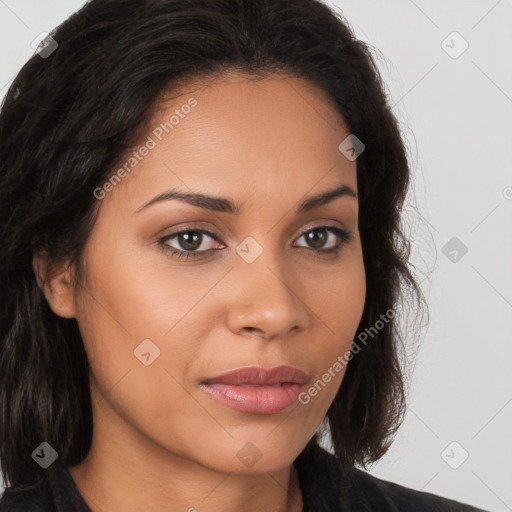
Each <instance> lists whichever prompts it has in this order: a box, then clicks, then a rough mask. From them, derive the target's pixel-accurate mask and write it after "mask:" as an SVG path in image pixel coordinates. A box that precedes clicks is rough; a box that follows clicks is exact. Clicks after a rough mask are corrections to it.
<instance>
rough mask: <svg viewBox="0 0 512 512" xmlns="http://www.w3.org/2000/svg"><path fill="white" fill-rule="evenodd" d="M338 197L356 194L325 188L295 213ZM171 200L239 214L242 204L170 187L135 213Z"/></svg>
mask: <svg viewBox="0 0 512 512" xmlns="http://www.w3.org/2000/svg"><path fill="white" fill-rule="evenodd" d="M339 197H351V198H354V199H357V194H356V193H355V192H354V190H352V188H350V187H349V186H348V185H345V184H343V185H340V186H339V187H337V188H335V189H333V190H327V191H325V192H321V193H320V194H317V195H315V196H310V197H308V198H307V199H305V200H304V201H302V202H301V203H300V205H299V207H298V208H297V209H296V213H305V212H308V211H309V210H313V209H314V208H318V207H320V206H322V205H324V204H327V203H329V202H331V201H333V200H334V199H337V198H339ZM171 200H178V201H184V202H186V203H188V204H191V205H192V206H197V207H198V208H204V209H206V210H211V211H214V212H221V213H231V214H235V215H236V214H240V213H241V211H242V206H241V205H240V204H239V203H236V202H234V201H232V200H231V199H228V198H225V197H214V196H208V195H205V194H201V193H199V192H183V191H180V190H177V189H171V190H167V191H166V192H163V193H161V194H159V195H157V196H156V197H154V198H153V199H151V200H150V201H148V202H147V203H145V204H144V205H142V206H141V207H140V208H139V209H138V210H137V211H136V212H135V213H139V212H141V211H142V210H145V209H146V208H149V207H150V206H152V205H154V204H156V203H161V202H163V201H171Z"/></svg>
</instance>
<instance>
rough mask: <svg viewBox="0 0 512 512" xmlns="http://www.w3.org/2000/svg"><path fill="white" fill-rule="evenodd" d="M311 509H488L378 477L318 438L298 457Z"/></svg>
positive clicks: (476, 511) (423, 511)
mask: <svg viewBox="0 0 512 512" xmlns="http://www.w3.org/2000/svg"><path fill="white" fill-rule="evenodd" d="M295 464H296V467H297V470H298V473H299V482H300V485H301V489H302V491H303V500H304V501H305V502H307V503H308V509H309V508H311V509H312V510H321V511H325V512H327V511H334V510H346V511H347V512H355V511H361V510H365V511H374V510H375V511H379V512H410V511H411V510H414V511H415V512H427V511H428V512H485V511H483V510H482V509H478V508H475V507H472V506H471V505H467V504H464V503H460V502H458V501H454V500H451V499H448V498H444V497H442V496H438V495H436V494H431V493H428V492H423V491H418V490H415V489H411V488H408V487H405V486H402V485H399V484H396V483H394V482H389V481H386V480H382V479H380V478H377V477H375V476H373V475H371V474H369V473H367V472H366V471H363V470H361V469H358V468H355V467H353V466H350V465H348V464H344V463H342V462H341V461H340V460H339V459H338V458H337V457H336V456H335V455H333V454H331V453H330V452H328V451H327V450H325V449H324V448H322V447H321V446H319V445H318V444H317V443H316V442H315V441H314V440H312V442H311V443H310V444H309V445H308V446H307V447H306V449H305V450H304V451H303V452H302V453H301V454H300V455H299V457H298V458H297V459H296V462H295Z"/></svg>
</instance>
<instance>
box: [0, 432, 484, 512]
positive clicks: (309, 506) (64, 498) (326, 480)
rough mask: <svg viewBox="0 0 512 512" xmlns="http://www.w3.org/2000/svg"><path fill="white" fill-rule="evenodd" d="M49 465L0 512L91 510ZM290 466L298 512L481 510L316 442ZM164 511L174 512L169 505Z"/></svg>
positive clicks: (1, 503) (67, 476) (8, 494)
mask: <svg viewBox="0 0 512 512" xmlns="http://www.w3.org/2000/svg"><path fill="white" fill-rule="evenodd" d="M312 441H314V439H313V440H312ZM54 464H57V467H56V470H57V471H56V472H55V474H56V475H57V478H56V479H55V482H54V483H52V484H49V483H48V482H47V483H45V484H40V485H39V486H37V487H35V488H34V489H33V490H31V491H17V490H15V489H14V488H12V487H9V488H7V489H6V490H5V493H4V495H3V497H2V499H1V500H0V512H91V510H90V508H89V507H88V506H87V503H86V502H85V501H84V499H83V498H82V496H81V495H80V492H79V491H78V488H77V487H76V485H75V482H74V480H73V478H72V476H71V473H70V472H69V470H68V469H67V467H66V466H64V465H62V464H60V465H59V463H58V459H57V461H56V462H54ZM294 465H295V467H296V469H297V474H298V477H299V484H300V488H301V491H302V500H303V503H304V507H303V512H334V511H335V512H366V511H376V512H484V511H482V509H477V508H475V507H472V506H470V505H465V504H463V503H459V502H457V501H453V500H449V499H446V498H442V497H440V496H437V495H434V494H430V493H426V492H420V491H416V490H413V489H409V488H407V487H403V486H401V485H398V484H395V483H392V482H387V481H385V480H381V479H379V478H376V477H374V476H372V475H370V474H369V473H366V472H365V471H362V470H360V469H357V468H354V467H352V466H348V465H345V464H342V463H340V462H339V460H338V459H337V458H336V457H335V456H334V455H332V454H330V453H329V452H327V451H326V450H324V449H323V448H321V447H320V446H318V445H317V444H316V442H310V443H309V444H308V445H307V446H306V448H305V449H304V451H303V452H302V453H301V454H300V455H299V456H298V457H297V459H296V460H295V461H294ZM105 512H117V511H105ZM140 512H144V511H143V510H141V511H140ZM169 512H175V511H173V509H172V504H170V505H169ZM176 512H178V511H176ZM262 512H265V511H262Z"/></svg>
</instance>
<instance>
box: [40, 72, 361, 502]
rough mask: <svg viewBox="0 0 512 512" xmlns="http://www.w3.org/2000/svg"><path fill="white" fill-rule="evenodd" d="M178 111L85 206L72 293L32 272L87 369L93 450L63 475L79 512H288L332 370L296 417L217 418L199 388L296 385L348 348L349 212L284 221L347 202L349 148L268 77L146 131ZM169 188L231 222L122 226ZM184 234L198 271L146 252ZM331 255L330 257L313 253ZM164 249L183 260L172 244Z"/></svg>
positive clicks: (354, 209) (145, 216)
mask: <svg viewBox="0 0 512 512" xmlns="http://www.w3.org/2000/svg"><path fill="white" fill-rule="evenodd" d="M191 97H193V98H195V100H197V105H196V106H195V107H194V108H193V109H191V111H190V113H189V114H187V115H186V116H184V117H183V118H182V119H181V118H180V121H179V123H178V124H177V125H175V126H174V128H173V129H172V131H170V132H169V134H164V135H165V136H164V137H162V140H161V141H158V140H157V139H155V140H156V141H157V142H158V143H157V145H156V147H154V148H153V149H151V151H150V152H149V154H148V155H147V156H145V158H144V159H143V160H142V161H141V162H140V163H138V165H137V166H136V167H134V168H133V170H132V171H131V172H130V173H129V174H127V175H126V177H124V178H123V179H122V180H121V182H120V183H118V184H117V185H116V186H115V187H113V190H111V191H110V192H108V193H107V194H106V196H105V197H104V199H101V200H99V203H100V204H99V208H100V210H99V217H98V220H97V222H96V224H95V226H94V228H93V231H92V233H91V236H90V239H89V241H88V243H87V245H86V248H85V252H84V256H83V259H82V260H81V267H82V272H83V276H84V283H85V284H84V285H83V286H80V285H79V284H78V283H77V282H76V279H75V275H76V274H75V271H76V269H75V268H73V267H68V268H66V267H65V266H62V267H55V266H51V265H50V264H49V263H48V261H47V260H46V259H45V257H44V255H42V254H36V255H35V256H34V270H35V272H36V275H37V276H38V278H39V282H40V285H41V287H42V288H43V290H44V292H45V295H46V297H47V299H48V302H49V303H50V306H51V307H52V309H53V311H54V312H55V313H56V314H57V315H60V316H62V317H65V318H76V319H77V322H78V324H79V326H80V331H81V333H82V337H83V340H84V344H85V347H86V351H87V354H88V357H89V361H90V366H91V397H92V403H93V421H94V434H93V442H92V447H91V450H90V452H89V454H88V456H87V458H86V459H85V460H84V461H83V462H82V463H81V464H79V465H78V466H75V467H73V468H71V474H72V476H73V478H74V480H75V482H76V483H77V485H78V487H79V489H80V491H81V493H82V495H83V496H84V498H85V499H86V501H88V503H89V506H90V507H91V509H92V510H93V511H95V512H96V511H97V512H100V511H103V512H107V511H110V510H124V511H140V510H147V511H152V512H163V511H166V512H168V511H169V510H172V511H174V510H176V511H190V512H192V511H194V510H197V511H201V510H208V512H217V511H222V512H230V511H238V510H245V511H246V512H251V511H261V510H267V511H276V512H284V511H298V510H301V508H302V502H301V494H300V490H299V488H298V485H297V481H296V475H295V472H294V471H292V466H291V465H292V462H293V460H294V459H295V458H296V457H297V455H298V454H299V453H300V452H301V451H302V450H303V448H304V446H305V445H306V443H307V442H308V441H309V439H310V438H311V437H312V436H313V434H314V433H315V431H316V430H317V428H318V427H319V425H320V423H321V422H322V420H323V419H324V417H325V414H326V412H327V410H328V408H329V406H330V404H331V402H332V400H333V399H334V397H335V395H336V392H337V390H338V389H339V386H340V384H341V380H342V378H343V374H344V369H343V370H342V371H339V372H337V373H336V374H335V378H332V379H331V380H330V382H328V383H327V384H326V386H325V388H323V389H322V390H321V391H320V392H319V393H318V394H317V396H315V397H312V398H311V400H310V401H309V403H307V404H305V405H303V404H300V403H296V404H294V405H292V406H291V407H290V408H287V409H286V410H284V411H282V412H279V413H275V414H268V415H261V414H248V413H244V412H241V411H238V410H236V409H233V408H231V407H229V406H228V405H225V404H223V403H221V402H219V401H218V400H216V399H215V398H213V397H212V396H211V395H209V394H207V393H206V392H204V391H203V390H202V389H201V388H200V386H199V384H200V382H201V381H202V380H204V379H205V378H206V377H211V376H213V375H218V374H220V373H224V372H226V371H228V370H231V369H235V368H238V367H242V366H250V365H261V366H264V367H267V368H269V367H273V366H277V365H282V364H286V365H291V366H295V367H297V368H299V369H301V370H302V371H304V372H305V373H307V374H308V375H309V381H308V387H309V386H310V385H311V384H313V383H314V382H316V381H317V380H318V379H320V378H321V377H322V375H323V374H324V372H325V371H326V370H327V369H328V368H330V367H332V366H333V364H334V362H335V361H336V358H337V357H338V356H339V355H342V354H344V353H345V351H346V350H349V349H350V346H351V343H352V339H353V337H354V335H355V332H356V329H357V326H358V324H359V320H360V318H361V315H362V311H363V306H364V300H365V289H366V283H365V273H364V265H363V258H362V251H361V243H360V239H359V233H358V201H357V198H354V197H350V196H342V197H338V198H336V199H334V200H332V201H331V202H329V203H327V204H325V205H322V206H320V207H318V208H316V209H314V210H311V211H309V212H307V213H303V214H300V215H299V214H296V213H295V211H294V210H295V208H296V207H297V206H298V204H299V203H300V202H301V201H303V200H304V199H306V198H307V197H310V196H312V195H317V194H319V193H321V192H324V191H327V190H331V189H335V188H337V187H338V186H340V185H341V184H345V185H347V186H349V187H350V188H352V190H353V191H354V192H355V193H356V194H357V181H356V162H355V161H350V160H348V159H347V158H346V157H345V156H344V155H343V154H342V153H341V152H340V151H339V150H338V145H339V144H340V142H341V141H343V140H344V139H345V138H346V137H347V136H348V135H349V132H348V131H347V129H346V127H345V125H344V122H343V119H342V118H341V117H340V115H339V113H338V112H337V111H336V110H335V107H334V105H333V104H332V103H331V102H330V100H329V98H327V96H326V95H325V94H324V93H323V91H321V90H319V89H317V88H315V87H314V86H313V85H311V84H310V83H309V82H307V81H305V80H302V79H298V78H294V77H290V76H285V75H279V74H273V75H270V76H269V77H268V78H265V79H264V80H262V81H254V80H249V79H248V78H247V77H245V76H244V75H240V74H236V73H231V74H224V75H222V76H221V77H218V78H217V79H216V80H210V81H209V82H196V83H194V84H189V85H188V86H187V87H186V88H183V89H182V90H180V96H177V95H176V93H175V94H174V95H173V98H172V99H167V100H166V101H165V102H164V103H163V104H162V106H161V108H159V109H158V110H157V112H156V113H155V115H154V117H153V119H152V121H151V127H155V128H156V127H157V126H158V125H159V124H160V123H161V122H164V121H167V120H169V118H170V116H171V115H172V114H173V113H174V111H175V110H176V109H177V108H178V109H179V108H180V106H182V105H184V104H186V103H187V101H188V100H189V98H191ZM148 133H151V132H148ZM146 136H147V135H146ZM173 187H175V188H179V189H180V190H182V191H184V192H191V191H194V192H201V193H204V194H208V195H214V196H222V197H227V198H230V199H231V200H233V201H235V202H237V203H239V204H240V206H241V208H242V211H241V213H239V214H231V213H228V212H211V211H209V210H205V209H202V208H199V207H196V206H192V205H190V204H187V203H185V202H183V201H179V200H171V201H165V202H159V203H156V204H154V205H152V206H150V207H148V208H146V209H144V210H142V211H140V212H139V213H136V211H137V210H138V209H139V208H140V207H141V206H142V205H144V204H145V203H147V202H148V201H150V200H151V199H152V198H154V197H155V196H157V195H158V194H161V193H162V192H164V191H166V190H168V189H170V188H173ZM325 225H327V226H330V225H333V226H337V227H340V228H345V229H346V230H348V231H349V232H350V233H351V235H352V238H351V240H350V241H349V242H342V241H340V240H338V238H337V236H336V235H335V234H334V233H332V232H330V231H324V232H322V231H321V230H320V231H319V232H316V233H317V234H320V235H322V233H323V234H324V236H326V237H327V238H326V240H325V242H324V243H323V245H322V244H321V243H317V244H318V245H316V246H315V245H311V242H310V243H309V244H308V239H307V238H306V236H304V233H305V232H307V231H308V230H312V229H313V228H320V227H322V226H325ZM184 228H188V229H205V230H207V231H210V232H212V233H213V234H214V235H215V236H216V238H211V237H210V236H208V235H203V238H202V240H203V241H202V243H201V247H200V250H201V251H205V252H204V253H203V254H202V255H200V256H199V257H197V258H190V259H188V260H185V259H184V258H183V257H181V258H178V257H177V256H173V255H172V253H171V252H169V251H166V250H165V249H164V248H163V247H162V245H159V243H158V240H159V239H161V238H163V237H164V236H168V235H170V234H173V233H175V232H176V231H180V230H183V229H184ZM249 236H250V237H252V238H254V240H256V241H257V243H258V244H259V245H260V246H261V248H262V253H261V254H260V255H259V256H258V257H257V258H256V259H255V260H254V261H253V262H252V263H248V262H247V261H245V260H244V259H243V258H242V257H241V256H240V255H239V254H238V253H237V252H236V248H237V246H238V245H239V244H240V243H241V242H242V241H244V239H245V238H246V237H249ZM181 240H182V241H183V239H181ZM338 243H341V248H340V251H339V253H338V254H332V253H331V254H329V253H326V252H324V253H317V252H315V247H317V248H321V249H323V250H324V251H325V250H326V249H329V248H331V247H334V246H336V245H337V244H338ZM198 245H199V244H198ZM167 246H172V247H173V248H174V249H176V250H180V249H181V250H185V248H187V247H190V246H185V248H184V246H183V245H180V238H178V237H176V238H174V239H173V240H168V241H167ZM209 249H212V250H211V251H209V252H206V251H207V250H209ZM215 249H218V250H215ZM251 250H253V249H250V251H251ZM196 252H197V251H196ZM45 277H46V281H44V280H45ZM147 338H149V339H151V340H152V342H153V343H154V344H155V345H156V346H157V347H158V348H159V350H160V356H159V357H158V358H157V359H155V360H154V362H152V363H151V364H150V365H149V366H145V365H144V364H142V363H141V362H140V361H139V359H137V358H136V357H135V356H134V350H135V349H136V348H137V347H138V346H139V345H140V343H141V342H142V340H144V339H147ZM249 442H250V443H252V444H253V445H254V446H255V447H256V448H257V450H258V452H259V454H260V455H261V458H260V459H259V460H258V461H257V462H256V463H255V464H254V465H252V466H251V467H248V466H247V465H245V464H244V463H242V461H241V460H240V459H239V458H238V457H237V453H238V452H239V451H240V450H241V449H242V448H243V447H244V446H245V445H246V443H249Z"/></svg>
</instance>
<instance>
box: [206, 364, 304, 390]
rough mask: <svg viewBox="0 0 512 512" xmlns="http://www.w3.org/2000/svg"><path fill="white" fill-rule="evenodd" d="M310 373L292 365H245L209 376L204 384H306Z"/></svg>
mask: <svg viewBox="0 0 512 512" xmlns="http://www.w3.org/2000/svg"><path fill="white" fill-rule="evenodd" d="M308 378H309V377H308V375H307V374H306V373H304V372H303V371H302V370H299V369H298V368H294V367H292V366H286V365H283V366H275V367H273V368H264V367H262V366H244V367H242V368H237V369H236V370H231V371H229V372H226V373H223V374H221V375H217V376H215V377H211V378H208V379H206V380H204V381H203V384H230V385H232V386H241V385H243V384H249V385H255V386H258V385H260V386H271V385H275V384H284V383H291V384H305V383H306V382H307V381H308Z"/></svg>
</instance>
